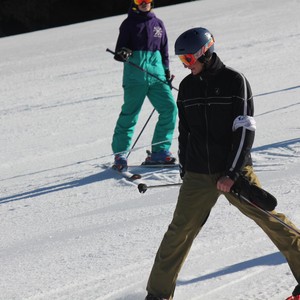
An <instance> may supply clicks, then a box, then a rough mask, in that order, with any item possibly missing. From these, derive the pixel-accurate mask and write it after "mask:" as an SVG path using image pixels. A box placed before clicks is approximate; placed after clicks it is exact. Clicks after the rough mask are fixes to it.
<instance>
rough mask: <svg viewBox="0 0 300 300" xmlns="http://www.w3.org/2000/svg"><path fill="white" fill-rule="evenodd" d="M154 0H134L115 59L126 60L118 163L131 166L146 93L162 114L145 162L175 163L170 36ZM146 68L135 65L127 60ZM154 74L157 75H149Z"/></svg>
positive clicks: (115, 143) (115, 139)
mask: <svg viewBox="0 0 300 300" xmlns="http://www.w3.org/2000/svg"><path fill="white" fill-rule="evenodd" d="M152 6H153V1H152V0H133V2H132V5H131V6H130V9H129V12H128V17H127V18H126V19H125V20H124V21H123V22H122V24H121V26H120V32H119V37H118V40H117V44H116V48H115V53H116V55H115V57H114V58H115V59H116V60H117V61H121V62H124V70H123V89H124V103H123V105H122V110H121V113H120V115H119V118H118V120H117V124H116V127H115V130H114V135H113V140H112V149H113V152H114V154H115V162H114V166H115V167H116V168H117V169H118V170H120V171H121V170H126V169H127V153H128V151H129V150H130V146H131V140H132V136H133V133H134V128H135V125H136V123H137V120H138V116H139V113H140V111H141V108H142V105H143V102H144V100H145V98H146V96H147V97H148V98H149V100H150V102H151V104H152V105H153V107H154V108H155V109H156V111H157V112H158V114H159V118H158V121H157V124H156V127H155V130H154V134H153V138H152V149H151V150H152V153H151V155H150V156H148V157H147V158H146V161H145V163H146V164H147V163H148V164H157V163H161V164H164V163H174V162H175V158H174V157H173V156H172V154H171V152H170V151H169V149H170V146H171V143H172V138H173V132H174V128H175V124H176V117H177V107H176V103H175V101H174V98H173V95H172V92H171V88H170V86H169V84H168V80H169V79H170V71H169V54H168V38H167V34H166V30H165V27H164V24H163V22H162V21H161V20H160V19H158V18H157V17H156V16H155V14H154V13H153V12H152V11H151V9H152ZM128 61H129V62H132V63H133V64H135V65H137V66H139V67H140V68H143V69H144V70H145V71H146V72H142V71H141V70H140V69H138V68H135V67H134V66H132V65H131V64H129V63H127V62H128ZM149 73H151V74H152V75H154V76H155V77H158V78H159V79H160V80H162V81H164V82H162V81H160V80H158V79H156V78H155V77H154V76H151V75H149Z"/></svg>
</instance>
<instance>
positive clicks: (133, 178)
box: [130, 174, 142, 180]
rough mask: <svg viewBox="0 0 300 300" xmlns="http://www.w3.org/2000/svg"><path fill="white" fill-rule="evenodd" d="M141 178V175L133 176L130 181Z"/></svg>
mask: <svg viewBox="0 0 300 300" xmlns="http://www.w3.org/2000/svg"><path fill="white" fill-rule="evenodd" d="M141 178H142V175H141V174H133V175H132V176H131V177H130V179H131V180H137V179H141Z"/></svg>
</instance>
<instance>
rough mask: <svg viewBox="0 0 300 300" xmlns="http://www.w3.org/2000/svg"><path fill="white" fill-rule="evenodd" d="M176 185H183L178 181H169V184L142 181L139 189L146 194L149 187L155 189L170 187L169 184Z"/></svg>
mask: <svg viewBox="0 0 300 300" xmlns="http://www.w3.org/2000/svg"><path fill="white" fill-rule="evenodd" d="M176 185H182V183H181V182H178V183H167V184H160V185H149V186H147V184H145V183H140V184H139V185H138V190H139V192H140V193H141V194H144V193H145V192H146V191H147V190H148V189H155V188H162V187H168V186H176Z"/></svg>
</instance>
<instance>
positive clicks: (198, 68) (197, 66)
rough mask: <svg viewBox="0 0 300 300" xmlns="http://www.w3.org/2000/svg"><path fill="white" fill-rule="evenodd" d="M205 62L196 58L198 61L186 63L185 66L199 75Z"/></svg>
mask: <svg viewBox="0 0 300 300" xmlns="http://www.w3.org/2000/svg"><path fill="white" fill-rule="evenodd" d="M203 66H204V64H203V63H201V62H199V61H198V60H196V62H195V63H194V64H193V65H191V66H186V65H184V67H185V68H188V69H189V70H191V72H192V74H193V75H198V74H200V73H201V72H202V70H203Z"/></svg>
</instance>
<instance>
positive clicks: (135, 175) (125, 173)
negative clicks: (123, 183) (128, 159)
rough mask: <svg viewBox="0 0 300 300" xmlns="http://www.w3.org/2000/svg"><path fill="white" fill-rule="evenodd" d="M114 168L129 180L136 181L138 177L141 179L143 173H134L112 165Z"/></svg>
mask: <svg viewBox="0 0 300 300" xmlns="http://www.w3.org/2000/svg"><path fill="white" fill-rule="evenodd" d="M112 170H114V171H116V172H117V173H118V174H120V175H121V176H122V177H124V178H125V179H126V180H128V181H135V180H137V179H141V178H142V175H141V174H138V173H132V172H130V171H128V170H119V169H118V168H116V167H115V166H112Z"/></svg>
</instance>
